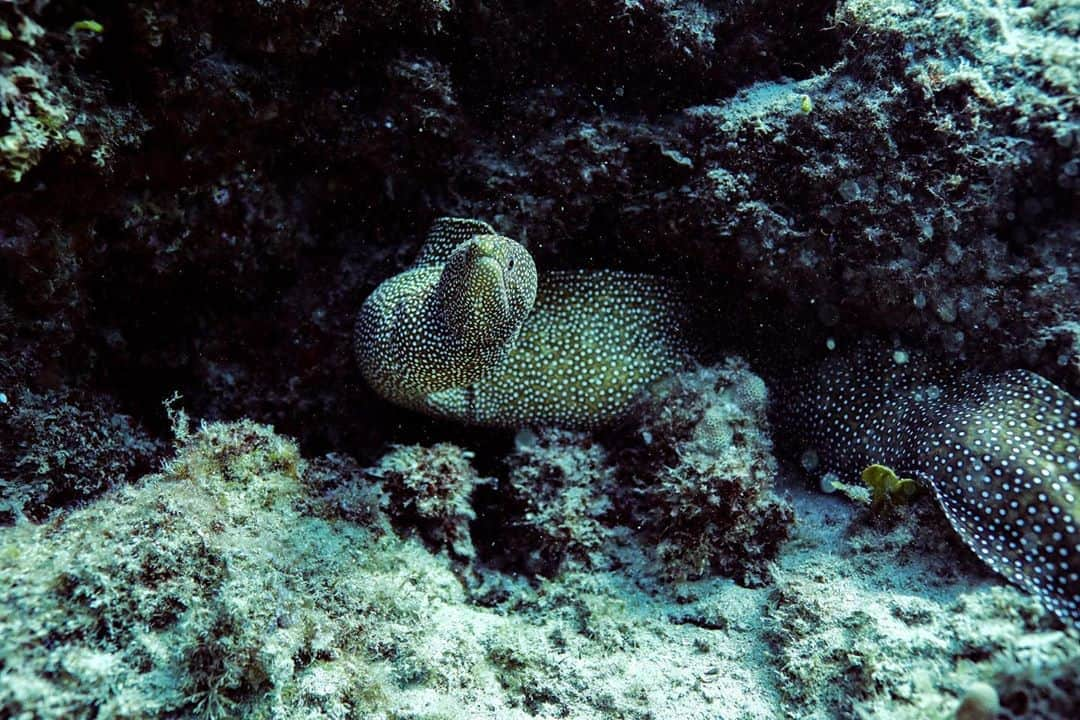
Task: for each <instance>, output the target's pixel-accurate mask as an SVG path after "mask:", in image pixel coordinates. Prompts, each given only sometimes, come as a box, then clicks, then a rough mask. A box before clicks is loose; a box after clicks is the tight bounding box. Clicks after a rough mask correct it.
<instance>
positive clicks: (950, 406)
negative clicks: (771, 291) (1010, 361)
mask: <svg viewBox="0 0 1080 720" xmlns="http://www.w3.org/2000/svg"><path fill="white" fill-rule="evenodd" d="M788 386H789V387H790V388H791V390H792V392H790V393H788V394H784V393H781V399H780V407H778V408H777V411H776V412H775V413H774V414H775V416H776V417H777V419H778V420H779V421H780V423H781V424H782V426H783V427H784V430H785V432H786V433H787V434H788V435H789V436H794V437H795V438H796V442H797V444H798V445H799V446H800V450H801V451H802V460H803V465H804V467H806V468H807V469H808V470H810V471H812V472H814V473H817V474H819V475H820V476H822V477H825V476H828V475H830V474H832V475H835V476H836V477H838V478H840V479H844V480H848V481H851V480H853V479H855V478H858V477H859V474H860V472H861V471H862V470H863V469H864V468H866V467H867V466H869V465H872V464H876V463H880V464H883V465H887V466H889V467H891V468H893V469H895V470H896V471H898V472H900V473H903V474H906V475H909V476H911V477H914V478H915V479H916V480H917V481H919V482H921V483H922V484H924V485H925V486H927V487H930V488H932V489H933V492H934V495H935V496H936V497H937V499H938V502H939V503H940V505H941V508H942V510H944V512H945V516H946V517H947V518H948V520H949V523H950V524H951V525H952V526H953V528H954V529H955V530H956V532H957V533H959V535H960V537H961V538H963V540H964V542H965V543H967V545H968V546H969V547H970V548H971V549H972V550H974V551H975V554H976V555H978V556H979V557H980V558H981V559H982V560H983V561H984V562H985V563H986V564H987V565H989V566H990V567H991V568H993V569H994V570H995V571H997V572H998V573H1000V574H1001V575H1004V576H1005V577H1007V578H1008V579H1009V580H1012V581H1013V582H1014V583H1016V584H1017V585H1019V586H1021V587H1022V588H1024V589H1025V590H1027V591H1028V592H1030V593H1031V594H1032V595H1035V596H1036V597H1038V598H1039V600H1040V601H1041V602H1042V603H1043V605H1044V606H1045V607H1046V608H1047V609H1049V610H1052V611H1053V612H1054V613H1056V614H1057V615H1058V616H1060V617H1061V618H1062V619H1063V620H1065V621H1066V622H1071V623H1072V624H1074V625H1077V626H1080V501H1078V498H1080V430H1078V424H1080V402H1077V400H1076V398H1074V397H1072V396H1071V395H1069V394H1068V393H1066V392H1065V391H1064V390H1062V389H1060V388H1058V387H1057V386H1055V385H1054V384H1053V383H1051V382H1049V381H1048V380H1046V379H1045V378H1043V377H1040V376H1039V375H1036V374H1034V373H1031V372H1027V371H1025V370H1012V371H1009V372H1005V373H999V374H986V373H978V372H974V371H969V372H963V371H958V370H957V369H956V368H955V366H951V365H946V364H943V363H937V362H934V361H932V360H930V359H929V358H928V357H926V356H924V355H922V354H919V353H908V352H904V351H894V350H892V349H890V348H886V347H884V346H881V345H876V344H872V343H862V344H860V345H857V346H856V347H855V348H853V349H852V350H850V351H847V352H843V353H839V354H838V355H837V356H835V357H833V358H830V359H829V360H827V361H825V362H824V363H823V364H822V365H820V366H819V367H816V368H813V369H812V370H811V371H809V372H805V373H802V374H799V375H797V376H796V377H795V378H793V379H791V380H790V381H789V382H788Z"/></svg>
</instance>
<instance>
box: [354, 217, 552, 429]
mask: <svg viewBox="0 0 1080 720" xmlns="http://www.w3.org/2000/svg"><path fill="white" fill-rule="evenodd" d="M457 222H458V221H456V220H455V219H450V218H444V219H442V220H440V221H439V222H438V223H437V224H436V226H435V227H434V228H433V229H432V234H431V235H429V239H428V243H427V244H426V245H425V247H424V249H423V250H422V251H421V255H420V259H422V260H424V261H425V262H424V263H423V264H420V265H418V266H417V267H413V268H411V269H409V270H406V271H405V272H403V273H400V274H398V275H395V276H394V277H392V278H389V279H388V280H386V281H385V282H383V283H381V284H380V285H379V286H378V287H377V288H376V289H375V291H374V292H373V293H372V294H371V295H370V296H369V297H368V298H367V300H365V301H364V304H363V305H362V306H361V308H360V313H359V315H358V317H357V321H356V343H355V349H356V358H357V364H358V365H359V367H360V370H361V372H362V373H363V375H364V378H365V379H366V380H367V382H368V384H370V385H371V387H372V388H373V389H374V390H375V391H376V392H378V393H379V394H380V395H382V396H383V397H385V398H386V399H387V400H390V401H391V402H394V403H397V404H399V405H402V406H404V407H407V408H411V409H413V410H417V411H420V412H428V413H433V414H434V412H435V409H434V407H433V405H432V402H431V398H432V397H433V396H436V395H437V394H438V393H441V392H446V391H448V390H451V389H453V388H458V387H463V386H466V385H468V384H470V383H472V382H475V381H477V380H478V379H480V378H482V377H483V376H484V375H485V374H487V373H489V372H490V371H491V369H492V368H493V367H494V366H496V365H497V364H498V363H499V362H500V361H502V360H504V359H505V358H506V355H507V354H508V353H509V351H510V349H511V348H512V347H513V345H514V342H515V341H516V339H517V336H518V335H519V334H520V332H521V327H522V324H523V323H524V321H525V318H526V317H528V314H529V312H530V311H531V309H532V306H533V303H534V302H535V299H536V267H535V265H533V262H532V258H531V257H530V256H529V253H528V251H526V250H525V248H523V247H522V246H521V245H519V244H518V243H516V242H514V241H513V240H511V239H509V238H505V237H502V236H499V235H495V234H493V233H486V232H485V233H483V234H479V235H471V234H470V232H469V231H470V230H472V229H473V227H474V223H473V221H460V223H461V225H463V226H464V227H462V226H459V225H457V224H456V223H457ZM484 228H486V226H484ZM487 229H490V228H487ZM462 237H465V239H464V240H462V239H461V238H462ZM459 240H460V242H458V241H459ZM454 243H457V244H456V245H455V244H454Z"/></svg>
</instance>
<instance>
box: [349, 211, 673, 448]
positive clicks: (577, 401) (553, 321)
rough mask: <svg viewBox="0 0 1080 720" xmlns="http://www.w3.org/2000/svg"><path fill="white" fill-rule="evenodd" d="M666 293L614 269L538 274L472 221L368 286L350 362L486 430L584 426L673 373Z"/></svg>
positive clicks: (515, 249) (403, 401)
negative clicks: (405, 267) (372, 286)
mask: <svg viewBox="0 0 1080 720" xmlns="http://www.w3.org/2000/svg"><path fill="white" fill-rule="evenodd" d="M685 314H686V313H685V307H684V304H683V303H682V302H681V301H680V300H679V299H678V297H677V294H676V293H675V292H674V289H673V288H672V287H671V285H670V284H669V283H667V282H665V281H664V280H662V279H660V278H656V277H652V276H649V275H642V274H633V273H625V272H617V271H580V272H572V271H571V272H551V273H546V274H544V275H542V276H540V278H539V279H538V277H537V273H536V267H535V265H534V264H533V260H532V258H531V257H530V255H529V253H528V251H526V250H525V248H523V247H522V246H521V245H519V244H518V243H516V242H514V241H513V240H511V239H509V238H506V237H503V236H501V235H498V234H497V233H496V232H495V231H494V230H493V229H492V228H491V226H489V225H487V224H486V223H483V222H479V221H477V220H466V219H461V218H440V219H439V220H437V221H436V222H435V223H434V225H433V226H432V228H431V231H430V233H429V235H428V237H427V241H426V242H425V244H424V246H423V247H422V248H421V250H420V254H419V256H418V257H417V259H416V262H415V263H414V265H413V266H412V267H411V268H409V269H408V270H406V271H405V272H403V273H401V274H399V275H395V276H393V277H391V278H390V279H388V280H386V281H384V282H383V283H382V284H381V285H379V286H378V287H377V288H376V289H375V292H373V293H372V294H371V296H370V297H368V299H367V300H366V301H365V302H364V304H363V306H362V307H361V310H360V315H359V318H358V320H357V324H356V334H355V337H356V347H355V350H356V356H357V360H358V362H359V366H360V369H361V372H362V373H363V375H364V377H365V379H366V380H367V381H368V383H369V384H370V385H371V387H372V388H374V389H375V391H376V392H378V393H379V394H380V395H382V396H383V397H385V398H386V399H387V400H390V401H391V402H394V403H396V404H398V405H402V406H404V407H407V408H411V409H413V410H417V411H419V412H423V413H425V414H428V415H431V416H434V417H440V418H446V419H450V420H456V421H460V422H464V423H468V424H473V425H482V426H489V427H504V428H520V427H523V426H527V425H559V426H563V427H573V428H589V427H595V426H598V425H603V424H606V423H609V422H611V421H613V420H615V419H617V418H618V417H620V416H621V415H623V414H625V413H626V412H627V410H628V409H629V408H630V407H631V406H632V403H633V401H634V399H635V398H636V397H637V395H638V394H639V393H640V392H641V391H642V390H644V389H645V388H647V387H649V386H650V385H651V384H652V383H654V382H656V381H657V380H659V379H661V378H663V377H666V376H668V375H670V374H671V373H672V372H674V371H676V370H678V369H680V368H681V367H683V366H685V365H686V363H687V360H688V352H687V349H686V343H685V341H684V338H685V333H683V332H681V331H680V329H679V328H680V323H681V318H682V317H684V316H685Z"/></svg>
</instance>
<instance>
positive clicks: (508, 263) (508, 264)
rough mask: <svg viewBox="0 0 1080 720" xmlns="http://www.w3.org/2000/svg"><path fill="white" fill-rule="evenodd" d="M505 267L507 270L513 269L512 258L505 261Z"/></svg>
mask: <svg viewBox="0 0 1080 720" xmlns="http://www.w3.org/2000/svg"><path fill="white" fill-rule="evenodd" d="M506 269H507V270H513V269H514V258H510V260H509V262H507V263H506Z"/></svg>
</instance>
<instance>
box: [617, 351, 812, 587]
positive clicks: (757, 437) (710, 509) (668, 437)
mask: <svg viewBox="0 0 1080 720" xmlns="http://www.w3.org/2000/svg"><path fill="white" fill-rule="evenodd" d="M768 397H769V393H768V390H767V388H766V386H765V383H764V381H763V380H762V379H761V378H760V377H758V376H757V375H755V374H754V373H753V372H752V371H751V370H750V367H749V366H748V365H747V363H746V362H745V361H744V360H742V359H741V358H729V359H728V360H727V361H725V362H724V363H722V364H718V365H716V366H710V367H699V368H697V369H694V370H686V371H684V372H681V373H678V374H676V375H674V376H673V377H671V378H669V379H667V380H665V381H664V382H662V383H660V384H659V385H658V386H657V388H656V389H655V391H654V392H653V393H649V394H647V395H645V396H644V398H643V399H642V401H641V404H640V406H639V407H638V408H637V410H639V411H640V412H641V416H640V417H641V419H640V424H639V425H638V427H637V428H636V430H637V432H636V433H635V436H636V437H635V441H636V443H634V444H631V443H629V442H624V443H620V445H621V447H620V448H619V449H618V450H617V451H616V453H615V460H616V463H617V465H618V467H619V474H618V477H619V485H620V486H622V487H624V488H625V489H624V491H623V493H622V494H620V495H617V496H616V497H618V498H620V500H619V501H618V503H619V506H620V510H621V512H623V513H624V514H625V516H626V517H629V518H633V522H634V523H635V524H637V525H638V526H639V527H640V528H641V529H642V532H643V533H644V535H645V537H646V542H647V544H648V545H649V547H652V548H655V553H656V556H657V558H658V559H659V562H660V565H661V567H662V569H663V574H664V575H665V576H666V577H668V578H669V579H672V580H685V579H687V578H692V579H696V578H701V577H705V576H707V575H709V574H711V573H718V574H720V575H724V576H728V577H733V578H735V580H736V581H737V582H739V583H741V584H744V585H748V586H756V585H761V584H763V583H765V582H767V580H768V577H769V572H768V565H769V563H770V562H771V561H772V560H773V559H774V558H775V557H776V555H777V554H778V553H779V552H780V547H781V545H782V544H783V542H784V541H785V540H786V539H787V538H788V535H789V533H790V532H791V526H792V525H793V524H794V522H795V514H794V511H793V509H792V507H791V505H790V504H789V503H788V502H787V501H786V500H784V499H783V498H781V497H780V496H778V495H777V494H776V492H775V491H774V489H773V486H774V483H775V480H776V475H777V463H776V459H775V457H774V456H773V452H772V451H773V444H772V438H771V429H770V425H769V420H768V417H767V407H768Z"/></svg>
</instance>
